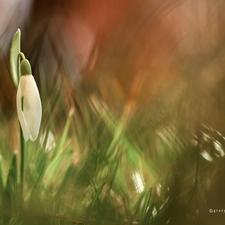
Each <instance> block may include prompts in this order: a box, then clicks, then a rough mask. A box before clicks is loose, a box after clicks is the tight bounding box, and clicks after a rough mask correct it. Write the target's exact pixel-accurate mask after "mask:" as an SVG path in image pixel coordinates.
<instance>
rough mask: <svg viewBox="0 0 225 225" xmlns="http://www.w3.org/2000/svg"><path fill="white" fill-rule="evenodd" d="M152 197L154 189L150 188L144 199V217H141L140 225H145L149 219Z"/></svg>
mask: <svg viewBox="0 0 225 225" xmlns="http://www.w3.org/2000/svg"><path fill="white" fill-rule="evenodd" d="M151 195H152V188H150V189H149V190H148V192H147V194H146V196H145V199H144V206H143V209H142V211H141V212H142V213H141V214H142V215H141V222H140V225H145V224H146V223H145V222H146V220H147V218H148V217H149V207H150V200H151Z"/></svg>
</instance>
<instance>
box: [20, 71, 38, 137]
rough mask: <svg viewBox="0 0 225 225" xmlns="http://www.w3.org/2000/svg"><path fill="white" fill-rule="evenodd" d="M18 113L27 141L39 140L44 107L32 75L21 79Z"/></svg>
mask: <svg viewBox="0 0 225 225" xmlns="http://www.w3.org/2000/svg"><path fill="white" fill-rule="evenodd" d="M16 101H17V113H18V117H19V121H20V125H21V127H22V131H23V136H24V139H25V141H27V140H28V139H30V140H31V141H35V140H36V139H37V136H38V133H39V128H40V124H41V116H42V106H41V100H40V95H39V92H38V88H37V85H36V82H35V80H34V77H33V76H32V75H26V76H22V77H21V78H20V82H19V86H18V90H17V97H16Z"/></svg>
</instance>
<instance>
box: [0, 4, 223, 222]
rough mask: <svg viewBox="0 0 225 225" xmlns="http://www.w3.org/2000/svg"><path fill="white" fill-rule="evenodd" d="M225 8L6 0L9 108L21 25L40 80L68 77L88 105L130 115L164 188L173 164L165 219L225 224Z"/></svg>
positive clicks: (10, 108)
mask: <svg viewBox="0 0 225 225" xmlns="http://www.w3.org/2000/svg"><path fill="white" fill-rule="evenodd" d="M224 10H225V2H224V1H223V0H214V1H211V0H179V1H175V0H166V1H165V0H158V1H154V0H143V1H138V0H95V1H91V0H83V1H81V0H65V1H60V0H48V1H46V0H0V52H1V54H0V68H1V71H0V107H1V110H2V112H3V113H4V115H5V117H6V119H7V120H9V121H10V119H11V118H12V117H13V115H14V114H15V106H14V105H15V93H16V90H15V88H14V86H13V83H12V80H11V78H10V75H9V60H8V58H9V48H10V44H11V40H12V37H13V35H14V33H15V32H16V30H17V29H18V28H20V29H21V31H22V51H23V52H24V53H25V55H26V57H27V58H28V59H29V60H30V62H31V64H32V68H33V75H34V77H35V79H36V81H37V83H38V86H39V87H40V89H42V88H46V90H45V91H46V93H51V92H52V91H53V90H54V87H55V84H56V80H57V79H59V76H62V77H66V78H65V79H66V84H67V87H69V90H71V92H72V93H71V95H72V96H73V103H74V104H75V105H76V107H77V108H78V111H79V110H81V109H80V108H82V107H80V106H79V104H80V105H82V104H83V102H82V101H85V102H86V101H87V103H88V104H90V105H91V106H92V107H96V104H97V105H98V106H99V104H100V105H101V106H100V107H102V108H104V110H105V108H107V110H110V112H111V111H112V112H113V113H114V114H115V115H117V116H118V117H123V116H124V117H127V120H129V122H126V123H128V124H126V126H125V127H126V129H125V130H126V131H125V133H126V135H127V136H128V137H129V138H130V139H131V140H133V143H134V145H136V144H137V145H138V146H139V147H140V149H141V151H143V152H144V156H143V157H149V158H151V163H152V164H151V168H152V170H153V171H154V176H153V175H152V174H150V173H149V170H147V169H146V171H144V172H143V176H144V177H145V179H146V180H151V179H153V178H152V177H154V179H153V180H154V182H153V183H154V184H157V185H158V186H157V185H156V192H157V190H158V189H157V187H159V183H158V181H159V180H160V178H162V176H163V174H165V171H167V172H168V171H169V175H168V176H169V177H168V180H167V181H168V185H167V189H166V188H165V196H166V197H165V196H164V197H165V199H166V200H165V199H164V200H163V201H162V202H163V204H167V207H166V209H164V211H163V213H162V216H161V215H160V216H161V217H160V218H162V219H161V220H160V221H162V223H161V224H180V222H181V221H182V224H196V225H197V224H198V225H200V224H202V225H208V224H212V222H213V221H214V222H215V221H216V222H215V223H214V224H218V225H219V224H223V222H222V221H224V219H225V214H223V213H217V214H216V213H209V209H211V208H212V209H221V210H222V209H223V210H225V180H224V179H225V177H224V175H223V174H224V172H225V161H224V144H225V143H224V140H225V126H224V123H225V98H224V90H225V73H224V71H225V63H224V60H225V51H224V47H225V30H224V25H225V14H224ZM78 93H82V94H83V95H84V96H85V98H84V99H85V100H82V101H80V102H79V101H78V103H77V100H76V96H77V95H79V94H78ZM45 96H48V94H46V95H45ZM42 98H43V99H44V96H43V95H42ZM106 112H107V113H109V111H106ZM80 114H81V117H83V113H82V111H80ZM83 119H84V120H85V117H83ZM135 129H136V131H135ZM152 170H151V172H152ZM193 174H194V175H193ZM149 182H150V181H149ZM146 183H148V181H146ZM150 183H151V182H150ZM160 185H162V184H160ZM156 196H157V194H156ZM158 196H159V194H158ZM160 201H161V200H160ZM160 201H159V200H157V198H156V199H155V202H156V203H155V205H157V204H158V209H157V210H158V212H159V211H160V207H161V206H162V205H160V204H161V203H160V204H159V203H158V202H160ZM156 208H157V207H156ZM143 224H144V223H143ZM146 224H151V223H150V222H149V223H147V222H146ZM157 224H160V223H157Z"/></svg>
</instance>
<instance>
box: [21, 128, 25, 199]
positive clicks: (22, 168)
mask: <svg viewBox="0 0 225 225" xmlns="http://www.w3.org/2000/svg"><path fill="white" fill-rule="evenodd" d="M24 152H25V141H24V138H23V131H22V128H21V126H20V186H21V199H22V200H23V188H24V164H25V154H24Z"/></svg>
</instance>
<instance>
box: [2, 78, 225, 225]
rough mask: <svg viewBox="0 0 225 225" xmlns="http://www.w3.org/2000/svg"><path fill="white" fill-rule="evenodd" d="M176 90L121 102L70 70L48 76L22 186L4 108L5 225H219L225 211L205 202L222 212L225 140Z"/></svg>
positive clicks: (12, 127)
mask: <svg viewBox="0 0 225 225" xmlns="http://www.w3.org/2000/svg"><path fill="white" fill-rule="evenodd" d="M182 90H183V89H182ZM169 91H170V90H169ZM177 91H179V88H177V89H176V88H174V89H173V92H174V93H172V92H170V95H168V93H165V94H164V95H161V96H158V98H156V99H155V101H154V102H152V103H151V105H149V106H146V107H145V108H139V109H135V110H134V109H132V107H131V105H130V104H126V105H124V108H120V110H115V108H114V107H112V105H107V104H106V103H105V102H104V101H103V100H102V99H101V98H99V97H98V96H97V95H96V96H95V95H93V96H87V95H85V94H84V93H83V92H82V90H79V89H73V88H72V87H71V86H70V84H69V82H68V80H67V78H66V76H63V75H60V76H58V77H57V78H56V81H55V86H54V88H52V89H51V90H49V89H48V88H46V87H45V85H44V83H43V84H42V85H41V88H40V95H41V99H42V104H43V119H42V124H41V130H40V134H39V137H38V140H36V141H35V142H31V141H28V142H26V143H25V159H24V160H25V164H24V187H23V193H21V190H22V188H21V181H20V141H19V125H18V119H17V117H16V114H15V116H14V118H13V119H11V120H10V121H9V120H8V119H6V118H5V117H4V114H3V113H1V117H0V120H1V129H0V132H1V135H0V154H1V155H0V156H1V157H0V196H1V197H0V224H16V225H19V224H21V225H22V224H35V225H36V224H46V225H47V224H49V225H50V224H51V225H59V224H60V225H64V224H66V225H70V224H79V225H81V224H86V225H89V224H96V225H99V224H104V225H108V224H109V225H111V224H112V225H113V224H115V225H123V224H130V225H131V224H132V225H133V224H138V225H139V224H140V225H145V224H146V225H147V224H149V225H150V224H151V225H152V224H157V225H164V224H202V225H203V224H206V225H207V224H212V221H216V223H215V224H222V221H224V217H225V215H224V213H209V210H210V209H220V210H225V209H224V200H223V198H224V197H225V194H224V187H225V182H224V173H223V171H224V169H225V168H224V166H225V162H224V150H223V149H224V139H225V138H224V136H223V133H222V131H220V132H219V131H218V130H216V129H214V128H213V127H211V126H210V125H209V124H207V123H204V122H205V120H204V115H206V114H207V113H206V112H204V111H202V112H201V110H197V108H198V107H194V106H195V104H196V102H198V99H197V98H192V97H191V96H192V95H191V96H189V95H184V94H179V95H178V94H176V92H177ZM192 94H193V92H192ZM174 96H181V97H179V99H176V100H175V98H174ZM202 101H204V99H201V102H202ZM188 104H189V105H188ZM199 104H200V101H199ZM177 105H179V107H177ZM209 107H210V105H209ZM202 109H203V108H202ZM185 113H187V115H185ZM185 116H186V117H185ZM188 119H189V120H190V121H188ZM196 124H197V125H196Z"/></svg>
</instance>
